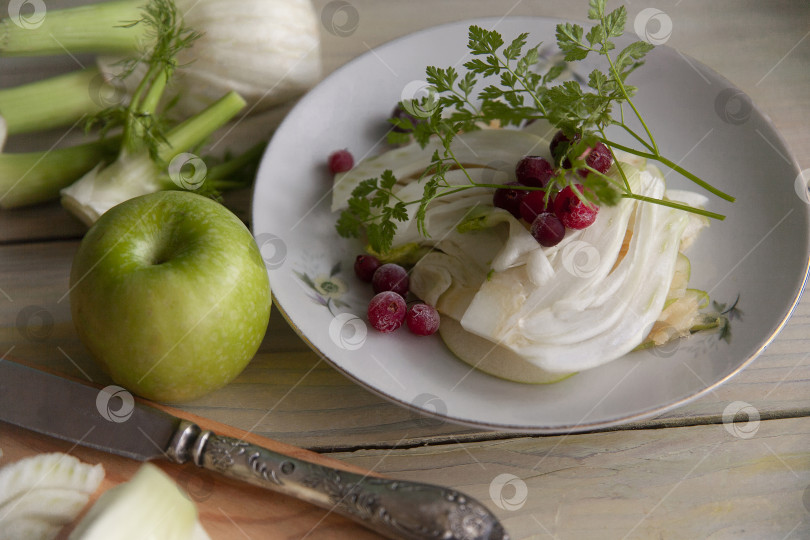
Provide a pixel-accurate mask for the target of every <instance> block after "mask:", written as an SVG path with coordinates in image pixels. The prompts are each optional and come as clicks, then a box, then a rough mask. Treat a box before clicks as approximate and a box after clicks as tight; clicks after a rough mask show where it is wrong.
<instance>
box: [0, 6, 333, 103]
mask: <svg viewBox="0 0 810 540" xmlns="http://www.w3.org/2000/svg"><path fill="white" fill-rule="evenodd" d="M172 3H173V4H174V5H176V8H177V11H178V13H179V15H180V16H181V18H182V19H183V23H184V24H185V25H186V26H188V27H190V28H192V29H194V30H195V31H197V32H199V33H200V34H202V37H201V38H200V39H199V40H197V41H196V42H195V43H194V45H193V47H191V48H189V49H187V50H185V51H181V53H180V54H179V55H178V57H177V62H178V66H179V70H178V74H177V76H176V78H175V80H174V84H173V88H172V93H174V94H176V95H178V96H179V98H180V99H179V102H178V103H177V109H176V110H177V111H178V112H179V113H181V115H188V114H193V113H196V112H199V111H200V110H202V109H204V108H205V107H206V106H208V105H210V104H211V103H212V102H213V101H215V100H216V99H218V98H219V97H221V96H222V95H223V94H225V93H227V92H230V91H236V92H238V93H239V94H240V95H242V97H243V98H245V100H246V101H247V103H248V109H249V110H250V111H253V110H257V111H258V110H262V109H266V108H269V107H272V106H275V105H278V104H280V103H283V102H285V101H288V100H289V99H291V98H293V97H296V96H298V95H300V94H302V93H304V92H305V91H306V90H308V89H309V88H311V87H312V86H313V85H314V84H315V83H316V82H317V81H318V80H319V79H320V77H321V59H320V35H319V32H318V19H317V15H316V13H315V8H314V7H313V5H312V3H311V2H310V0H244V1H234V0H176V1H174V2H172ZM149 4H155V0H151V1H150V0H118V1H108V2H102V3H98V4H93V5H89V6H81V7H77V8H70V9H64V10H48V13H47V17H45V18H44V19H43V21H42V24H41V26H39V27H37V28H26V29H23V28H20V27H18V26H16V25H14V24H12V23H11V22H10V21H9V20H8V19H4V20H0V56H14V55H38V54H42V55H44V54H64V53H65V52H68V53H81V52H84V53H97V54H106V55H112V56H109V57H106V58H103V59H99V65H100V66H101V67H102V70H103V71H105V72H106V73H107V74H108V75H115V74H118V73H119V72H120V71H121V67H120V66H116V65H114V64H115V62H117V61H118V60H119V59H120V57H121V56H126V57H137V56H140V55H142V54H143V52H144V49H147V48H148V47H150V46H151V45H152V43H151V41H152V40H153V36H152V35H151V34H150V33H149V30H148V28H146V27H145V25H143V24H140V23H139V24H135V25H129V24H127V23H131V22H133V21H137V20H139V19H140V18H141V17H142V8H144V7H145V6H147V5H149ZM155 5H159V3H158V4H155ZM141 74H142V72H141V73H138V72H136V73H135V76H134V77H131V78H128V79H132V80H127V81H126V83H125V84H126V85H127V88H128V89H129V90H130V93H132V92H134V90H135V87H136V86H137V82H135V81H137V80H139V79H140V78H141V77H140V76H139V75H141ZM69 92H70V94H71V95H73V94H75V95H76V96H78V97H82V96H79V94H80V93H82V92H83V96H84V97H86V95H87V88H86V87H84V88H81V89H69ZM74 101H75V100H74ZM1 105H2V94H0V106H1ZM54 106H58V104H54ZM88 107H90V108H92V104H88ZM0 110H2V109H0ZM74 111H77V109H74ZM87 112H92V111H87ZM77 118H78V116H77Z"/></svg>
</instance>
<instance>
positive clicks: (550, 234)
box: [531, 212, 565, 247]
mask: <svg viewBox="0 0 810 540" xmlns="http://www.w3.org/2000/svg"><path fill="white" fill-rule="evenodd" d="M531 233H532V236H534V239H535V240H537V241H538V242H539V243H540V245H541V246H543V247H551V246H556V245H557V244H559V243H560V241H561V240H562V239H563V237H564V236H565V225H563V224H562V221H560V219H559V218H558V217H557V216H555V215H554V214H552V213H551V212H543V213H542V214H540V215H538V216H537V217H536V218H535V220H534V221H533V222H532V228H531Z"/></svg>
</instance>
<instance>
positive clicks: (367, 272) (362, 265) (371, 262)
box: [354, 255, 380, 283]
mask: <svg viewBox="0 0 810 540" xmlns="http://www.w3.org/2000/svg"><path fill="white" fill-rule="evenodd" d="M379 267H380V260H379V259H378V258H377V257H374V256H372V255H358V256H357V258H356V259H355V260H354V273H355V274H356V275H357V277H359V278H360V279H361V280H363V281H365V282H366V283H371V278H372V277H373V276H374V272H375V271H376V270H377V268H379Z"/></svg>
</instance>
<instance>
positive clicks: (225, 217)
mask: <svg viewBox="0 0 810 540" xmlns="http://www.w3.org/2000/svg"><path fill="white" fill-rule="evenodd" d="M70 305H71V313H72V316H73V321H74V324H75V326H76V329H77V331H78V333H79V336H80V338H81V340H82V341H83V342H84V344H85V345H86V346H87V348H88V349H89V350H90V352H91V354H92V355H93V357H94V358H95V359H96V360H97V361H98V362H99V363H100V365H101V366H102V368H103V369H104V370H105V371H106V372H107V373H109V375H110V376H111V378H112V379H113V380H114V381H115V382H116V384H119V385H121V386H123V387H124V388H126V389H128V390H130V391H131V392H133V393H135V394H138V395H140V396H143V397H145V398H148V399H151V400H155V401H161V402H175V403H176V402H183V401H189V400H193V399H196V398H198V397H201V396H203V395H205V394H207V393H209V392H211V391H213V390H215V389H217V388H220V387H222V386H224V385H225V384H227V383H228V382H230V381H232V380H233V379H234V378H235V377H236V376H237V375H239V373H240V372H241V371H242V370H243V369H244V367H245V366H246V365H247V364H248V362H249V361H250V360H251V358H253V355H254V354H255V353H256V350H257V349H258V347H259V345H260V343H261V341H262V338H263V337H264V334H265V332H266V330H267V324H268V321H269V316H270V305H271V296H270V284H269V281H268V276H267V270H266V268H265V265H264V262H263V261H262V257H261V254H260V252H259V249H258V247H257V246H256V243H255V241H254V240H253V236H252V235H251V234H250V231H248V229H247V228H246V227H245V226H244V224H243V223H242V222H241V221H240V220H239V219H238V218H237V217H236V216H234V215H233V214H232V213H231V212H230V211H229V210H228V209H226V208H225V207H224V206H222V205H221V204H219V203H217V202H215V201H213V200H211V199H208V198H206V197H203V196H201V195H197V194H194V193H190V192H184V191H163V192H158V193H152V194H149V195H144V196H141V197H136V198H134V199H130V200H128V201H126V202H124V203H121V204H119V205H118V206H115V207H113V208H111V209H110V210H109V211H107V212H106V213H105V214H104V215H102V216H101V217H100V218H99V220H98V221H97V222H96V223H95V224H94V225H93V226H92V227H91V228H90V230H89V231H88V232H87V234H86V235H85V237H84V239H83V241H82V243H81V245H80V247H79V250H78V252H77V254H76V256H75V259H74V262H73V267H72V269H71V273H70Z"/></svg>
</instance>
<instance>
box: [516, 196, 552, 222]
mask: <svg viewBox="0 0 810 540" xmlns="http://www.w3.org/2000/svg"><path fill="white" fill-rule="evenodd" d="M551 204H552V201H549V206H551ZM546 210H548V208H546V192H545V191H543V190H542V189H538V190H536V191H530V192H528V193H527V194H526V196H525V197H523V201H521V203H520V217H522V218H523V219H525V220H526V221H527V222H528V223H531V222H532V221H534V219H535V218H536V217H537V216H538V215H539V214H542V213H543V212H545V211H546Z"/></svg>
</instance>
